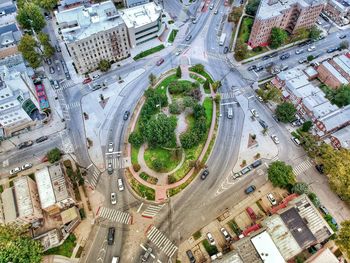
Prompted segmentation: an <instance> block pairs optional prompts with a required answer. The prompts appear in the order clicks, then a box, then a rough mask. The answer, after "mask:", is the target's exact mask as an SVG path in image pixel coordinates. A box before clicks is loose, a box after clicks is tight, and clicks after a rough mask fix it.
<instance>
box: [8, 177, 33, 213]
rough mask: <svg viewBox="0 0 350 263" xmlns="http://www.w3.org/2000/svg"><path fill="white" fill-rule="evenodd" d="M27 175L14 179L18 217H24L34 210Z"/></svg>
mask: <svg viewBox="0 0 350 263" xmlns="http://www.w3.org/2000/svg"><path fill="white" fill-rule="evenodd" d="M29 180H32V179H30V178H29V177H28V176H22V177H18V178H16V179H15V180H14V184H13V185H14V188H15V196H16V203H17V208H18V214H19V216H20V217H26V216H29V215H31V214H33V212H34V208H33V203H32V199H31V196H30V189H29V182H28V181H29Z"/></svg>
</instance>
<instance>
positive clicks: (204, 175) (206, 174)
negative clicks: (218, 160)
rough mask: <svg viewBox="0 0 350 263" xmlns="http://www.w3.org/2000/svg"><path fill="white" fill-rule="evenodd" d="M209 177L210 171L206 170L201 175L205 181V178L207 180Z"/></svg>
mask: <svg viewBox="0 0 350 263" xmlns="http://www.w3.org/2000/svg"><path fill="white" fill-rule="evenodd" d="M208 175H209V170H208V169H204V170H203V172H202V173H201V179H202V180H204V179H205V178H207V176H208Z"/></svg>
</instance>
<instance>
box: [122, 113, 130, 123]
mask: <svg viewBox="0 0 350 263" xmlns="http://www.w3.org/2000/svg"><path fill="white" fill-rule="evenodd" d="M129 115H130V111H128V110H127V111H125V112H124V116H123V120H124V121H126V120H128V119H129Z"/></svg>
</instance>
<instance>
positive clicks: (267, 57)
mask: <svg viewBox="0 0 350 263" xmlns="http://www.w3.org/2000/svg"><path fill="white" fill-rule="evenodd" d="M269 58H270V56H269V55H266V56H263V57H262V58H261V59H262V60H268V59H269Z"/></svg>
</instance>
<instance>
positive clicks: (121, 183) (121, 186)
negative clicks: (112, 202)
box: [118, 178, 124, 191]
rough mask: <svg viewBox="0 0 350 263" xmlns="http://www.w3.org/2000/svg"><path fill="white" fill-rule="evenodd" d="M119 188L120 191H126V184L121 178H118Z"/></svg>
mask: <svg viewBox="0 0 350 263" xmlns="http://www.w3.org/2000/svg"><path fill="white" fill-rule="evenodd" d="M118 188H119V191H124V184H123V180H122V179H121V178H118Z"/></svg>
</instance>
